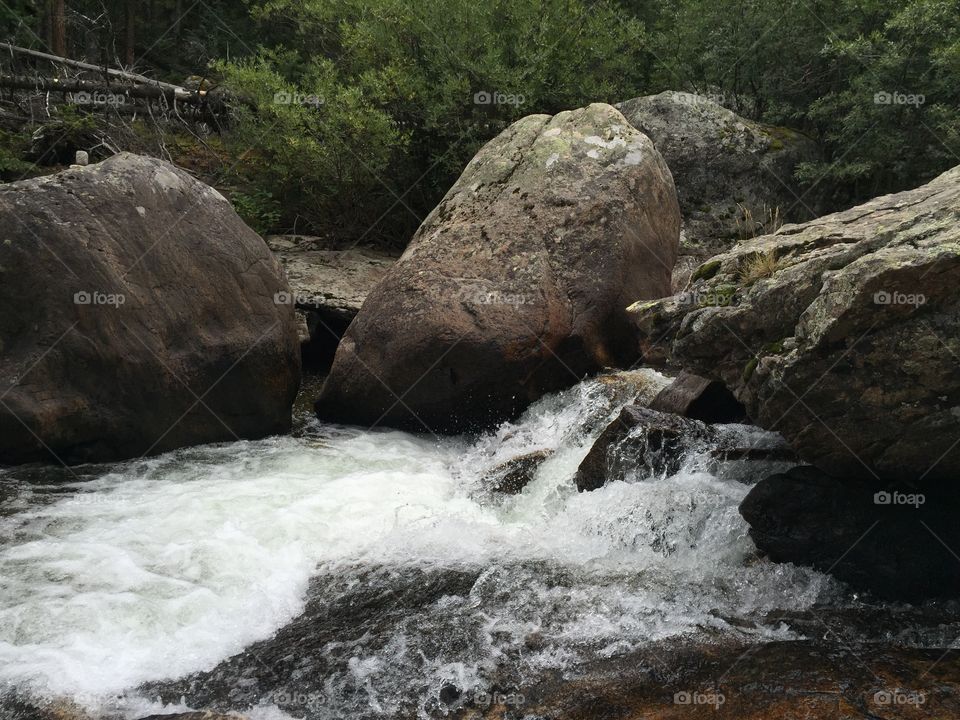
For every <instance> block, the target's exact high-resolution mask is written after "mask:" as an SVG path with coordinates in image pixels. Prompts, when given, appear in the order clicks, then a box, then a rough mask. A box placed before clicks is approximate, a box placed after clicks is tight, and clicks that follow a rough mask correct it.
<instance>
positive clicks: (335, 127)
mask: <svg viewBox="0 0 960 720" xmlns="http://www.w3.org/2000/svg"><path fill="white" fill-rule="evenodd" d="M251 11H252V14H253V17H254V18H255V19H256V20H257V21H258V22H259V23H260V28H261V34H262V37H263V38H265V39H267V40H268V41H269V42H272V43H275V44H274V45H273V46H272V47H269V48H267V47H261V48H259V49H258V50H257V52H256V54H255V55H254V56H252V57H249V58H247V59H244V60H241V61H237V62H233V63H223V64H221V65H220V70H221V71H222V72H223V73H224V75H225V77H226V82H227V84H228V85H230V86H231V87H233V88H234V89H235V90H236V91H237V92H238V93H239V94H241V95H242V96H243V97H244V99H245V101H246V102H245V105H244V106H243V107H240V108H238V121H237V124H236V128H237V133H238V136H239V137H240V138H241V139H240V141H239V142H240V146H241V147H243V146H246V147H247V150H246V151H245V152H247V156H246V157H247V160H248V162H246V163H241V166H240V167H238V171H239V172H240V173H245V174H246V175H247V176H248V177H249V178H251V179H253V180H255V181H256V182H257V183H258V185H259V186H260V187H262V188H264V189H270V191H271V192H272V193H273V194H274V197H276V198H277V199H278V200H280V201H281V203H282V205H283V207H284V210H285V214H284V218H283V222H285V223H287V224H292V223H293V222H294V221H296V222H297V223H298V227H301V228H304V227H307V228H312V229H314V230H317V231H320V232H324V231H328V230H329V228H331V227H336V228H337V231H338V232H339V233H340V234H343V235H346V236H348V237H352V238H354V239H357V238H366V239H371V240H372V239H379V240H382V241H387V242H390V241H392V242H395V243H398V244H400V243H402V242H404V241H406V240H407V239H408V238H409V236H410V235H411V234H412V232H413V230H414V229H415V228H416V227H417V225H419V223H420V222H421V220H422V218H423V217H425V216H426V214H427V213H428V212H429V211H430V210H431V209H432V208H433V206H434V205H435V204H436V202H437V201H438V200H439V198H440V196H441V195H442V194H443V193H444V192H445V191H446V189H447V188H448V187H449V186H450V185H451V184H452V182H453V180H455V179H456V176H457V175H458V174H459V173H460V171H461V170H462V169H463V167H464V165H465V164H466V163H467V162H468V161H469V159H470V157H472V156H473V154H474V153H475V152H476V151H477V150H478V149H479V147H480V146H481V145H482V144H483V143H485V142H486V141H487V140H489V139H491V138H492V137H494V136H495V135H496V134H497V133H498V132H500V131H501V130H502V129H503V128H505V127H506V126H507V125H508V124H509V123H510V122H512V121H514V120H516V119H518V118H520V117H522V116H524V115H527V114H530V113H534V112H547V113H554V112H558V111H560V110H563V109H567V108H572V107H578V106H581V105H584V104H587V103H589V102H594V101H608V102H616V101H619V100H621V99H623V98H625V97H628V96H631V95H633V94H635V89H636V88H637V87H638V86H639V85H640V84H641V77H642V75H643V73H644V72H645V69H644V68H645V66H644V65H643V64H642V63H637V61H636V49H637V48H638V46H639V45H640V44H642V42H643V37H644V36H643V27H642V25H641V23H640V22H639V21H638V20H636V19H635V18H632V17H630V15H629V14H628V13H627V12H625V11H624V10H623V9H621V8H619V7H617V6H616V5H614V4H612V3H609V2H606V0H602V1H601V2H599V3H588V2H584V1H582V0H539V1H537V2H531V1H530V0H499V1H497V2H491V3H478V2H475V1H474V0H422V2H418V3H409V2H407V0H375V1H374V2H371V1H370V0H308V1H306V2H303V1H302V0H296V1H294V0H270V1H269V2H261V3H258V4H255V5H253V6H252V10H251ZM283 92H286V93H288V94H289V96H291V97H297V96H299V97H300V98H301V99H302V98H310V97H311V96H313V95H316V96H319V97H321V98H322V99H323V103H322V104H319V105H311V104H310V103H303V102H293V103H291V104H288V105H283V104H279V103H276V102H273V98H274V97H275V95H276V94H277V93H283ZM284 97H286V96H284Z"/></svg>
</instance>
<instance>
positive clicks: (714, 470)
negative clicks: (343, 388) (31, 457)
mask: <svg viewBox="0 0 960 720" xmlns="http://www.w3.org/2000/svg"><path fill="white" fill-rule="evenodd" d="M644 373H645V375H644V378H645V380H644V383H645V388H646V389H645V390H644V391H643V392H642V393H641V394H643V393H646V394H647V395H651V394H652V393H654V392H656V391H657V390H659V389H660V388H662V387H663V386H664V385H665V383H666V382H667V381H666V379H665V378H664V377H662V376H660V375H658V374H657V373H654V372H652V371H644ZM624 402H626V399H625V398H624V397H623V395H622V394H621V393H617V392H612V391H610V389H609V385H607V384H605V383H604V382H602V381H600V380H596V379H594V380H586V381H584V382H582V383H581V384H579V385H577V386H576V387H573V388H571V389H569V390H567V391H564V392H562V393H559V394H556V395H552V396H550V397H547V398H544V399H543V400H541V401H540V402H538V403H537V404H536V405H534V406H533V407H531V408H530V409H529V410H528V411H527V412H526V413H525V414H524V415H523V416H522V417H521V418H520V419H518V420H517V421H516V422H512V423H505V424H504V425H503V426H501V427H500V428H499V429H498V430H497V431H495V432H492V433H488V434H485V435H483V436H480V437H457V438H439V437H435V436H431V435H421V436H414V435H410V434H406V433H402V432H396V431H388V430H380V429H372V430H364V429H359V428H346V427H339V426H329V425H323V424H321V423H319V422H317V421H315V420H311V421H309V422H305V423H304V424H303V426H302V428H301V429H300V431H299V432H297V433H295V434H294V435H291V436H285V437H273V438H268V439H264V440H260V441H255V442H253V441H251V442H237V443H230V444H222V445H213V446H203V447H196V448H190V449H185V450H181V451H177V452H173V453H169V454H166V455H163V456H159V457H154V458H147V459H141V460H137V461H131V462H126V463H121V464H116V465H111V466H87V467H81V468H76V469H74V470H72V471H67V470H65V469H63V468H60V469H54V468H38V467H29V468H15V469H9V470H5V471H2V472H0V499H2V506H0V507H2V515H0V686H3V687H6V688H7V689H10V688H14V689H16V691H17V692H20V693H28V694H33V695H35V696H39V697H47V698H51V697H56V698H67V699H69V700H70V701H71V702H73V703H76V704H77V705H79V706H81V707H84V708H89V709H91V710H93V711H96V712H106V711H110V712H112V713H115V714H117V715H118V716H120V717H130V718H133V717H139V716H142V715H145V714H149V712H169V711H172V710H173V709H185V708H189V707H191V706H193V705H195V703H197V702H199V699H203V696H204V691H203V687H202V686H203V683H204V682H209V683H213V684H217V686H218V688H219V687H220V686H221V685H224V687H226V688H227V689H224V690H223V691H222V693H221V694H220V695H213V696H211V697H212V700H210V699H209V698H208V699H207V700H210V701H211V702H213V701H215V702H220V703H221V704H222V703H223V702H228V704H232V705H234V706H235V708H236V709H243V710H244V711H245V712H247V713H248V714H250V715H251V717H254V718H263V719H265V720H269V719H271V718H285V717H315V718H327V717H330V718H333V717H346V716H351V717H359V716H370V717H392V716H394V715H395V714H396V713H398V712H399V711H400V710H401V709H403V708H413V710H412V712H413V713H416V714H420V715H429V711H430V707H431V703H433V704H434V705H436V703H437V702H441V703H443V702H446V703H448V704H449V703H451V702H454V703H455V702H456V698H460V697H463V693H465V692H472V693H487V692H495V691H497V690H498V689H499V691H502V692H504V693H513V694H514V695H513V696H509V697H514V699H517V698H519V699H522V695H523V692H524V690H525V683H529V682H533V680H532V679H533V678H535V677H536V676H537V675H538V674H540V673H544V672H554V673H559V674H560V675H564V674H570V675H574V674H576V672H577V669H578V667H580V666H581V665H582V664H584V663H588V662H591V661H594V660H596V659H598V658H599V659H603V658H612V657H617V656H618V655H621V654H624V653H627V652H630V651H631V650H633V649H635V648H637V647H640V646H643V645H645V644H650V643H653V642H656V641H661V640H663V639H665V638H671V637H680V636H685V635H691V634H696V633H704V632H710V633H739V634H749V635H751V636H753V637H755V638H756V640H758V641H762V640H764V639H766V638H785V637H789V636H790V632H789V631H788V630H787V629H786V628H785V627H784V626H783V625H782V624H779V623H776V622H766V621H765V618H767V617H768V613H770V612H771V611H773V610H797V611H802V610H805V609H807V608H810V607H811V606H813V605H814V604H815V603H817V602H826V601H837V600H838V599H840V598H842V590H841V589H840V588H838V586H837V584H836V583H834V582H833V581H831V580H829V579H828V578H827V577H825V576H824V575H822V574H820V573H817V572H815V571H813V570H809V569H804V568H798V567H794V566H792V565H777V564H773V563H770V562H767V561H765V560H762V559H758V558H757V557H756V551H755V548H754V546H753V543H752V542H751V540H750V538H749V536H748V533H747V530H748V528H747V525H746V523H745V522H744V521H743V519H742V518H741V517H740V515H739V513H738V512H737V506H738V504H739V502H740V501H741V500H742V498H743V497H744V495H745V494H746V493H747V491H748V490H749V487H750V482H752V481H755V480H756V479H758V478H757V477H752V476H751V475H750V473H749V472H747V471H745V470H743V469H742V468H741V469H738V468H736V467H721V466H718V465H717V463H716V462H715V461H711V460H709V458H708V455H707V453H706V452H705V449H704V448H697V447H691V448H690V450H689V452H688V454H687V457H686V459H685V461H684V463H683V467H682V468H681V470H680V471H679V472H677V473H675V474H672V475H669V476H650V475H648V474H645V471H644V469H643V468H638V469H637V472H636V473H635V476H634V477H628V478H627V480H626V481H623V482H615V483H610V484H608V485H607V486H605V487H603V488H602V489H600V490H597V491H594V492H590V493H577V491H576V488H575V486H574V484H573V475H574V472H575V470H576V468H577V466H578V464H579V462H580V461H581V460H582V459H583V457H584V455H585V454H586V452H587V451H588V449H589V447H590V444H591V442H592V441H593V439H594V438H595V437H596V436H597V435H598V434H599V433H600V431H601V430H602V429H603V427H604V426H605V425H606V424H607V422H609V421H610V419H612V418H613V417H615V416H616V414H617V412H618V410H619V408H620V406H621V405H622V404H623V403H624ZM734 431H735V432H740V433H742V434H743V437H744V438H745V441H749V442H752V441H754V440H757V439H759V440H761V441H762V439H763V436H764V435H765V433H762V432H761V431H758V430H756V429H754V428H750V427H747V426H741V427H738V428H734ZM534 451H547V452H549V453H550V456H549V458H548V459H547V460H546V461H545V462H543V464H542V465H541V466H540V467H539V468H538V470H537V471H536V473H535V475H534V477H533V480H532V481H531V482H530V483H529V484H528V485H527V486H526V487H525V488H524V490H523V491H522V492H521V493H520V494H517V495H512V496H511V495H502V494H499V493H496V492H493V491H492V489H491V487H490V481H489V479H488V478H489V475H490V473H491V471H492V470H493V469H494V468H496V467H497V466H498V465H500V464H501V463H503V462H504V461H507V460H509V459H511V458H513V457H516V456H519V455H523V454H525V453H530V452H534ZM308 607H309V608H311V612H312V616H311V617H309V618H307V617H306V616H304V611H305V609H306V608H308ZM347 610H349V612H347ZM298 618H299V619H300V620H299V622H300V623H301V624H303V625H304V627H307V626H309V627H310V630H309V632H306V631H304V632H303V633H301V634H298V633H300V632H301V631H300V630H296V628H297V627H298V626H297V624H296V623H297V622H298ZM291 627H292V628H294V630H293V631H291V630H290V628H291ZM284 628H287V636H284V637H285V640H284V642H286V643H287V645H288V646H287V647H286V650H287V651H288V654H289V656H290V657H289V658H280V659H278V658H277V657H275V655H276V653H275V651H271V650H270V649H269V645H266V646H263V647H264V650H263V652H265V653H270V652H273V655H271V656H270V657H267V658H266V659H265V660H263V662H260V661H258V660H257V658H256V657H254V656H255V655H256V653H257V652H259V650H256V648H259V647H261V646H260V645H257V643H261V644H263V643H269V642H270V639H271V638H273V637H274V636H275V634H276V633H278V631H280V632H281V633H283V632H284ZM307 635H309V636H310V637H309V640H304V641H303V642H304V647H303V648H300V647H298V643H299V642H300V641H299V640H298V638H300V637H306V636H307ZM277 637H280V636H277ZM307 645H309V647H307ZM251 648H253V649H251ZM231 657H234V658H235V661H234V662H233V663H232V664H231V663H229V662H228V663H226V664H224V661H226V660H227V659H228V658H231ZM236 658H239V659H236ZM281 660H283V662H281ZM281 666H282V667H284V668H286V670H284V671H282V672H283V673H285V674H283V677H273V678H271V677H268V675H270V674H272V675H277V674H278V673H280V672H281V671H280V670H278V669H277V668H279V667H281ZM230 668H235V669H236V677H232V676H231V674H230V673H231V672H232V671H231V670H230ZM258 668H259V669H258ZM261 675H262V677H261ZM184 677H193V678H194V682H193V683H192V684H190V685H187V686H185V687H191V688H193V689H194V691H195V697H194V698H191V695H190V692H186V691H185V692H184V694H183V697H181V698H176V699H171V698H170V696H169V693H166V694H165V695H164V694H163V693H160V692H159V691H157V690H156V688H158V687H162V685H163V683H169V682H171V681H176V680H177V679H179V678H184ZM298 679H299V681H298ZM198 688H199V689H198ZM451 688H455V689H456V690H455V691H454V690H451ZM445 693H446V694H445ZM451 693H453V694H452V695H451ZM161 695H164V697H163V699H159V698H161ZM509 697H508V699H509ZM451 698H453V699H452V700H451ZM519 699H518V700H517V701H518V702H519V701H520V700H519Z"/></svg>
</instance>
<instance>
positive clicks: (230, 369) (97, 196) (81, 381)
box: [0, 153, 300, 463]
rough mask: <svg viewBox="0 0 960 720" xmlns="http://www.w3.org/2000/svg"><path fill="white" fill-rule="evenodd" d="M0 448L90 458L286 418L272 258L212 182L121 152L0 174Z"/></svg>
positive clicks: (292, 374)
mask: <svg viewBox="0 0 960 720" xmlns="http://www.w3.org/2000/svg"><path fill="white" fill-rule="evenodd" d="M0 214H2V215H3V217H5V218H7V219H8V222H7V227H6V235H5V238H6V239H5V240H4V241H3V242H2V243H0V308H2V311H0V387H2V388H3V399H2V402H0V462H2V463H19V462H25V461H30V460H39V459H48V460H49V459H51V458H57V459H60V460H63V461H65V462H89V461H102V460H113V459H122V458H128V457H135V456H138V455H142V454H147V453H158V452H162V451H166V450H171V449H173V448H178V447H183V446H186V445H193V444H198V443H207V442H217V441H225V440H235V439H237V438H238V437H239V438H256V437H262V436H264V435H269V434H272V433H280V432H285V431H286V430H288V429H289V428H290V408H291V405H292V403H293V399H294V396H295V395H296V391H297V386H298V384H299V380H300V357H299V352H298V347H297V333H296V325H295V322H294V313H293V307H292V306H291V305H285V304H282V303H278V302H276V297H277V296H278V294H282V293H288V292H289V288H288V287H287V282H286V280H285V279H284V276H283V270H282V268H281V267H280V264H279V263H278V262H277V260H276V259H274V257H273V256H272V255H271V253H270V251H269V249H268V248H267V246H266V245H265V244H264V242H263V240H262V239H261V238H260V237H259V236H257V234H256V233H255V232H253V230H251V229H250V228H248V227H247V226H246V225H244V223H243V221H242V220H241V219H240V218H239V216H238V215H237V214H236V213H235V212H234V210H233V208H232V207H231V206H230V203H229V202H227V201H226V200H225V199H224V198H223V197H222V196H221V195H220V194H219V193H218V192H217V191H216V190H214V189H213V188H210V187H208V186H206V185H204V184H202V183H200V182H198V181H197V180H195V179H194V178H192V177H191V176H190V175H188V174H187V173H186V172H184V171H182V170H179V169H177V168H175V167H174V166H172V165H170V164H168V163H165V162H162V161H160V160H156V159H153V158H143V157H138V156H136V155H131V154H128V153H124V154H121V155H117V156H115V157H113V158H110V159H108V160H105V161H104V162H102V163H99V164H97V165H91V166H90V167H86V168H82V169H76V170H67V171H64V172H61V173H58V174H56V175H52V176H49V177H43V178H37V179H34V180H26V181H23V182H16V183H11V184H9V185H0Z"/></svg>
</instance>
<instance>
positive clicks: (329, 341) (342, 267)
mask: <svg viewBox="0 0 960 720" xmlns="http://www.w3.org/2000/svg"><path fill="white" fill-rule="evenodd" d="M266 241H267V245H269V247H270V249H271V250H273V253H274V254H275V255H276V256H277V257H278V258H279V259H280V262H281V263H282V264H283V268H284V270H285V271H286V273H287V279H288V280H289V282H290V293H291V296H290V301H291V302H292V303H293V304H294V305H295V306H296V308H297V310H298V311H300V312H302V313H304V316H305V317H304V321H305V325H306V329H307V332H306V337H303V338H301V348H302V351H303V360H304V363H305V364H307V365H309V366H310V367H314V368H318V369H320V368H322V369H327V368H329V367H330V365H331V364H332V363H333V357H334V354H335V353H336V351H337V346H338V345H339V344H340V339H341V338H342V337H343V334H344V333H345V332H346V331H347V328H348V327H349V326H350V323H351V321H352V320H353V318H355V317H356V316H357V313H358V312H360V308H361V306H362V305H363V301H364V300H366V299H367V295H369V294H370V291H371V290H373V288H374V287H375V286H376V284H377V283H378V282H380V281H381V280H382V279H383V277H384V275H386V274H387V270H389V269H390V267H391V266H392V265H393V264H394V263H395V262H396V261H397V258H396V256H394V255H389V254H387V253H384V252H381V251H378V250H373V249H370V248H350V249H347V250H336V249H332V248H330V247H327V246H326V245H325V244H324V242H323V240H322V239H321V238H315V237H307V236H303V235H270V236H267V238H266Z"/></svg>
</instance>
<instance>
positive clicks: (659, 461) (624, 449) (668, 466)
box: [574, 388, 796, 492]
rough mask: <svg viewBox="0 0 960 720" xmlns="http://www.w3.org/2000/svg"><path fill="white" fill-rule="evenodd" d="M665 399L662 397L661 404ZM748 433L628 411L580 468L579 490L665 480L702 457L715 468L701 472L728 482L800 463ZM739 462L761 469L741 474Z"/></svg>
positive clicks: (780, 446) (771, 441) (781, 446)
mask: <svg viewBox="0 0 960 720" xmlns="http://www.w3.org/2000/svg"><path fill="white" fill-rule="evenodd" d="M667 390H669V388H667ZM661 396H662V393H661V394H660V395H658V396H657V398H660V397H661ZM655 400H656V398H655ZM744 431H746V432H747V433H749V428H747V427H746V426H741V425H730V426H725V425H710V424H707V423H704V422H701V421H699V420H693V419H691V418H685V417H681V416H680V415H675V414H672V413H666V412H660V411H657V410H653V409H651V408H647V407H642V406H640V405H627V406H626V407H624V408H623V410H621V412H620V414H619V416H618V417H617V418H616V419H615V420H613V422H611V423H610V424H609V425H608V426H607V427H606V428H605V429H604V431H603V432H602V433H601V434H600V436H599V437H598V438H597V439H596V441H594V443H593V445H592V446H591V448H590V451H589V452H588V453H587V455H586V457H584V459H583V461H582V462H581V463H580V466H579V467H578V468H577V472H576V475H575V476H574V482H575V484H576V486H577V489H578V490H579V491H580V492H584V491H588V490H596V489H597V488H600V487H603V486H604V485H606V484H607V483H609V482H615V481H619V480H626V481H630V482H636V481H643V480H648V479H651V478H658V477H666V476H669V475H673V474H675V473H677V472H678V471H679V470H680V468H681V467H682V465H683V464H684V463H685V462H687V461H688V460H690V459H691V457H692V456H693V455H697V454H698V453H703V454H704V455H705V456H706V457H708V458H710V462H709V463H708V464H707V465H704V466H702V467H700V468H699V469H701V470H709V471H710V472H720V473H721V474H723V475H725V476H727V477H731V476H733V477H736V476H740V477H749V476H751V475H753V474H754V473H756V472H757V470H758V469H760V468H763V467H769V466H770V465H769V464H770V463H773V464H774V465H776V464H779V463H786V464H787V465H790V464H793V463H795V462H796V456H795V454H794V453H793V452H792V451H791V450H790V448H789V447H788V446H787V445H786V444H785V443H784V442H783V440H782V438H780V437H778V436H775V435H770V434H762V435H760V436H756V437H753V436H751V435H749V434H747V435H744ZM738 461H739V462H740V463H741V464H747V465H751V464H755V465H756V467H755V468H753V469H749V470H748V469H746V468H737V467H736V465H737V462H738ZM761 463H762V464H761ZM725 466H726V467H725Z"/></svg>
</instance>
